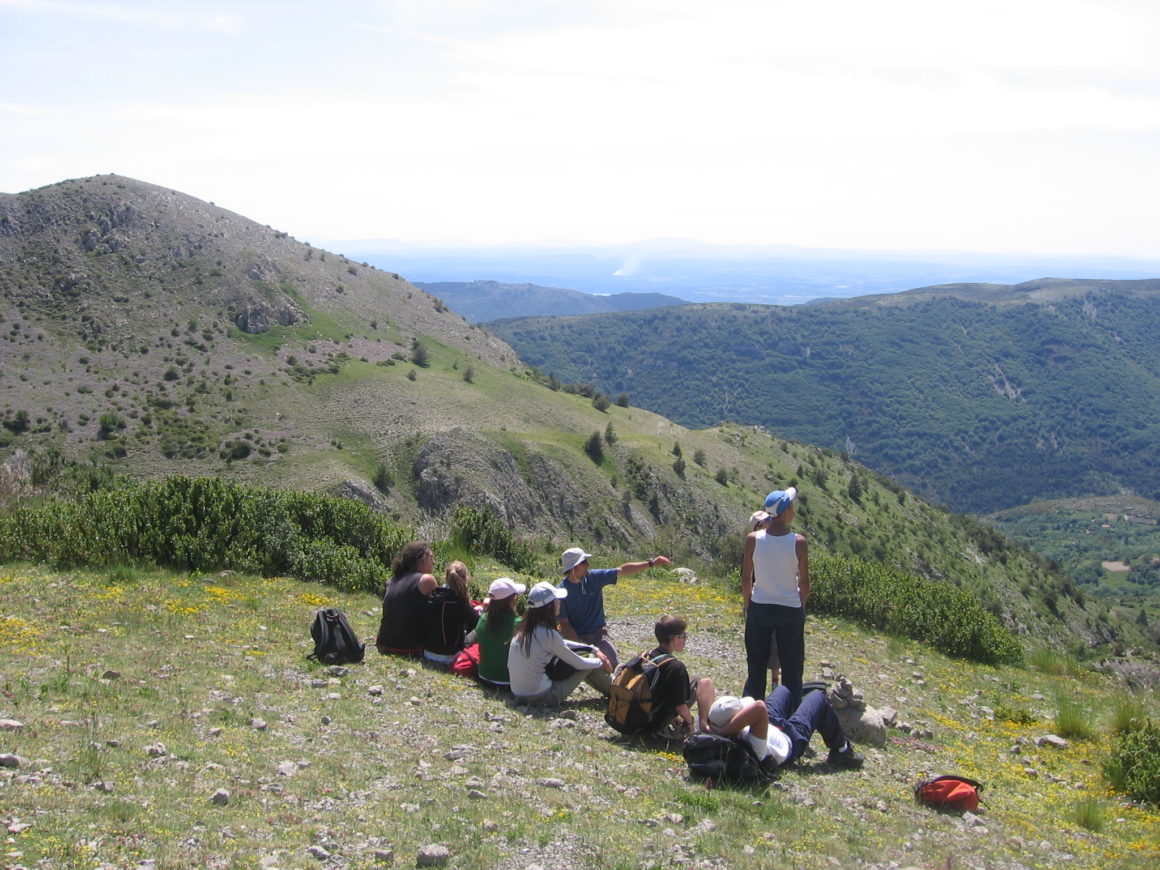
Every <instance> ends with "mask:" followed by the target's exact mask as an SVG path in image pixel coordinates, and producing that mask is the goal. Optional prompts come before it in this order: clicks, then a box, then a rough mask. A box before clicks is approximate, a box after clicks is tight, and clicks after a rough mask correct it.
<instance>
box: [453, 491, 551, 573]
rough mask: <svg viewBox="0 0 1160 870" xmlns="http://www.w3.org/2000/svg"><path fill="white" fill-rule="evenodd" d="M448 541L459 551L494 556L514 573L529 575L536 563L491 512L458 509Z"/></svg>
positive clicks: (466, 506) (475, 508) (530, 554)
mask: <svg viewBox="0 0 1160 870" xmlns="http://www.w3.org/2000/svg"><path fill="white" fill-rule="evenodd" d="M450 537H451V540H452V541H453V542H454V543H455V545H456V546H458V547H459V548H460V549H462V550H466V551H468V552H471V553H481V554H484V555H487V556H493V557H495V558H496V559H498V560H499V561H501V562H503V563H504V564H505V565H507V566H508V567H509V568H513V569H515V570H516V571H524V572H528V571H532V570H534V569H535V566H536V560H535V557H534V556H533V555H532V553H531V551H530V550H529V549H528V548H527V547H526V546H524V545H523V544H521V543H520V542H519V541H517V540H516V539H515V538H514V537H513V536H512V532H511V529H509V528H508V527H507V526H505V525H504V524H503V522H501V521H500V518H499V517H498V516H496V514H495V511H493V510H491V509H490V508H477V507H469V506H468V505H459V506H458V507H457V508H455V512H454V513H453V514H452V515H451V535H450Z"/></svg>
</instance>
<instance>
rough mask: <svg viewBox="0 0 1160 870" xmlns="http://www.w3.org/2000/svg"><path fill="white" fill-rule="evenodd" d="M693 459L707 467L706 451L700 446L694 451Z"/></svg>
mask: <svg viewBox="0 0 1160 870" xmlns="http://www.w3.org/2000/svg"><path fill="white" fill-rule="evenodd" d="M693 461H694V462H695V463H697V464H698V465H699V466H701V467H702V468H704V467H705V451H704V450H702V449H701V448H700V447H698V448H697V449H696V450H694V451H693Z"/></svg>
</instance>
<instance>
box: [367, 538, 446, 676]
mask: <svg viewBox="0 0 1160 870" xmlns="http://www.w3.org/2000/svg"><path fill="white" fill-rule="evenodd" d="M433 570H435V553H434V551H432V549H431V545H430V544H428V543H427V542H426V541H411V542H410V543H409V544H406V545H404V546H403V549H402V550H400V551H399V555H397V556H396V557H395V561H394V562H393V563H392V564H391V579H390V580H388V581H387V588H386V592H385V593H384V594H383V618H382V620H381V621H380V622H379V634H378V637H376V638H375V646H376V647H377V648H378V651H379V652H380V653H382V654H383V655H390V654H395V655H409V656H418V655H422V654H423V628H424V626H425V625H426V613H427V598H428V596H430V594H431V593H432V592H434V591H435V587H436V586H437V585H438V582H437V581H436V580H435V575H433V574H432V573H431V572H432V571H433Z"/></svg>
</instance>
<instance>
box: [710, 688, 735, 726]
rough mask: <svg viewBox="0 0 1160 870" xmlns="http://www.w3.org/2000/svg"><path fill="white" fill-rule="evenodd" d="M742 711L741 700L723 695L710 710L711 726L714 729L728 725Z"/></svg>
mask: <svg viewBox="0 0 1160 870" xmlns="http://www.w3.org/2000/svg"><path fill="white" fill-rule="evenodd" d="M740 709H741V699H740V698H737V697H735V696H733V695H721V696H720V697H718V698H717V700H715V701H714V702H713V706H712V707H710V708H709V724H710V725H712V726H713V727H714V728H721V727H722V726H724V725H728V724H729V722H730V720H732V718H733V717H734V716H736V715H737V711H738V710H740Z"/></svg>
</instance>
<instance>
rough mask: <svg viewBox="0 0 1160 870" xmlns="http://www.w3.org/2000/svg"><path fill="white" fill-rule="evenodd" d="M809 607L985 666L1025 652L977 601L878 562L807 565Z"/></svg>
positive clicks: (833, 560)
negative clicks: (928, 645) (808, 574)
mask: <svg viewBox="0 0 1160 870" xmlns="http://www.w3.org/2000/svg"><path fill="white" fill-rule="evenodd" d="M810 580H811V587H810V588H811V591H810V600H809V605H810V608H811V609H812V610H815V611H817V612H818V613H829V614H833V615H835V616H844V617H846V618H848V619H852V620H854V621H856V622H859V623H862V624H863V625H866V626H869V627H870V628H874V629H877V630H879V631H883V632H885V633H887V634H892V635H896V636H899V637H908V638H911V639H912V640H918V641H922V642H923V643H928V644H930V645H931V646H933V647H934V648H935V649H937V650H939V651H940V652H943V653H946V654H947V655H951V656H957V657H959V658H966V659H972V660H974V661H978V662H983V663H984V664H1015V663H1018V662H1020V661H1022V658H1023V648H1022V647H1021V646H1020V645H1019V641H1018V640H1016V639H1015V637H1014V636H1013V635H1012V634H1011V633H1010V632H1009V631H1007V629H1005V628H1004V627H1003V626H1002V625H1001V624H1000V623H999V620H998V619H996V618H995V616H994V615H993V614H992V613H990V612H988V611H987V610H986V609H985V608H984V607H983V606H982V604H980V603H979V599H978V598H977V597H975V596H973V595H971V594H970V593H969V592H966V591H965V590H962V589H959V588H957V587H955V586H952V585H951V584H949V583H945V582H940V581H937V580H927V579H924V578H922V577H915V576H912V575H910V574H906V573H904V572H902V571H899V570H897V569H893V568H887V567H886V566H884V565H881V564H879V563H876V562H866V561H863V560H861V559H854V558H842V557H825V556H823V557H820V558H816V559H813V560H811V565H810Z"/></svg>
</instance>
